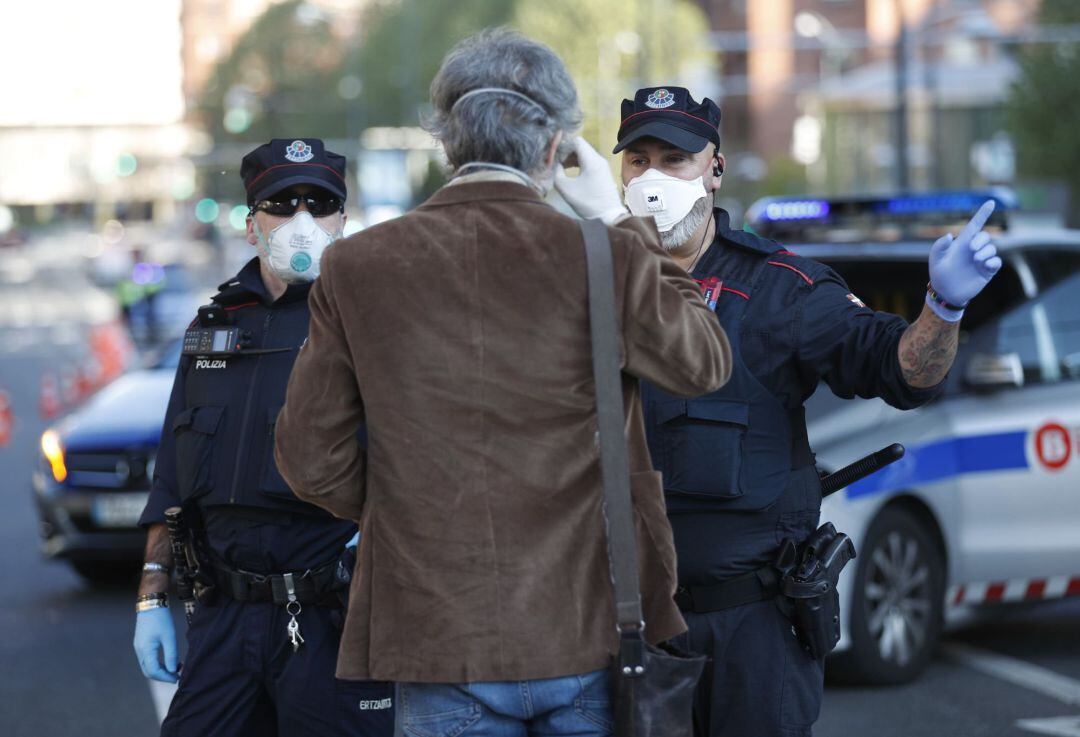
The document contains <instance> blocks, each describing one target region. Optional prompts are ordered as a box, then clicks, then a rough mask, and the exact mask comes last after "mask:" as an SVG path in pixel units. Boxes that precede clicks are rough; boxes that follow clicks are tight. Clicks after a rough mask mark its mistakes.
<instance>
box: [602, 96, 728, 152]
mask: <svg viewBox="0 0 1080 737" xmlns="http://www.w3.org/2000/svg"><path fill="white" fill-rule="evenodd" d="M647 137H648V138H659V139H660V140H661V141H666V142H667V143H670V144H671V145H672V146H675V147H677V148H681V149H682V150H683V151H690V152H692V153H697V152H698V151H701V150H702V149H704V148H705V146H706V144H708V143H710V142H711V143H713V144H715V145H716V146H717V147H718V148H719V146H720V108H719V106H717V104H716V103H715V102H713V101H712V100H710V99H709V98H707V97H706V98H705V99H704V100H703V101H701V102H700V103H699V102H697V101H696V100H694V98H693V97H691V96H690V91H689V90H687V89H686V88H685V87H644V88H642V89H640V90H638V91H637V92H636V93H635V94H634V99H633V100H623V102H622V124H621V125H620V126H619V136H618V138H619V142H618V145H617V146H615V149H614V150H613V151H612V152H611V153H613V154H617V153H619V152H620V151H622V150H623V149H624V148H626V147H627V146H628V145H629V144H631V143H633V142H634V141H636V140H638V139H639V138H647Z"/></svg>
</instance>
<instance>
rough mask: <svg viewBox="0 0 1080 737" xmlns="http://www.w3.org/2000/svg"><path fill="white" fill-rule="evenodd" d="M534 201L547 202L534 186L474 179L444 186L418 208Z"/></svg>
mask: <svg viewBox="0 0 1080 737" xmlns="http://www.w3.org/2000/svg"><path fill="white" fill-rule="evenodd" d="M494 201H503V202H512V201H518V202H533V203H535V204H545V203H544V199H543V198H542V197H541V196H540V194H539V193H538V192H537V191H536V190H534V189H533V188H532V187H528V186H526V185H525V184H522V183H520V182H501V181H499V182H492V181H473V182H461V183H460V184H454V185H450V186H446V187H443V188H442V189H440V190H439V191H437V192H436V193H435V194H433V195H432V196H431V197H430V198H429V199H428V200H427V201H426V202H424V203H423V204H422V205H420V207H419V208H418V209H426V208H429V207H445V206H446V205H459V204H462V203H467V202H494Z"/></svg>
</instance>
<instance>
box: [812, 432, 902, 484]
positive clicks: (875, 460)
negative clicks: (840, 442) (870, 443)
mask: <svg viewBox="0 0 1080 737" xmlns="http://www.w3.org/2000/svg"><path fill="white" fill-rule="evenodd" d="M903 457H904V446H902V445H900V443H893V444H892V445H890V446H889V447H888V448H882V449H881V450H879V451H877V452H876V453H871V454H870V455H868V456H865V457H863V458H860V459H859V460H857V461H855V462H854V463H852V464H851V465H849V466H844V467H843V468H841V469H840V470H839V471H835V472H833V473H830V474H829V475H828V476H825V477H824V478H822V479H821V496H822V498H824V497H827V496H828V495H829V494H835V493H836V492H838V491H840V490H841V489H843V488H844V487H845V486H851V485H852V484H854V483H855V482H856V481H858V480H859V479H864V478H866V477H867V476H869V475H870V474H872V473H873V472H874V471H880V470H881V469H882V468H885V466H887V465H889V464H890V463H895V462H896V461H898V460H900V459H901V458H903Z"/></svg>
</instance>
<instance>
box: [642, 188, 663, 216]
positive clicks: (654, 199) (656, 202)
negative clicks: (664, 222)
mask: <svg viewBox="0 0 1080 737" xmlns="http://www.w3.org/2000/svg"><path fill="white" fill-rule="evenodd" d="M644 195H645V208H646V209H647V210H648V211H649V212H660V211H662V210H666V209H667V205H665V204H664V191H663V190H662V189H659V188H657V189H647V190H645V192H644Z"/></svg>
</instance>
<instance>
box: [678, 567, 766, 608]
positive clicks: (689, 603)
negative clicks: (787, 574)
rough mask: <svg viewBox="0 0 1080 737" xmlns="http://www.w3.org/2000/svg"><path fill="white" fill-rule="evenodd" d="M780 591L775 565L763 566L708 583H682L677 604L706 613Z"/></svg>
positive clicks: (762, 598) (764, 597) (762, 597)
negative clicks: (687, 584)
mask: <svg viewBox="0 0 1080 737" xmlns="http://www.w3.org/2000/svg"><path fill="white" fill-rule="evenodd" d="M779 593H780V580H779V576H778V575H777V572H776V569H775V568H773V567H772V566H766V567H764V568H759V569H757V570H756V571H751V572H750V573H744V574H743V575H741V576H736V577H735V578H729V579H728V580H726V581H720V582H719V583H714V584H709V585H706V586H680V587H679V588H677V589H676V590H675V604H676V606H678V607H679V609H681V610H682V611H684V612H694V613H695V614H705V613H707V612H718V611H720V610H721V609H730V608H731V607H736V606H742V605H743V604H752V603H754V602H755V601H764V600H766V599H772V598H773V597H775V596H777V595H778V594H779Z"/></svg>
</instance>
